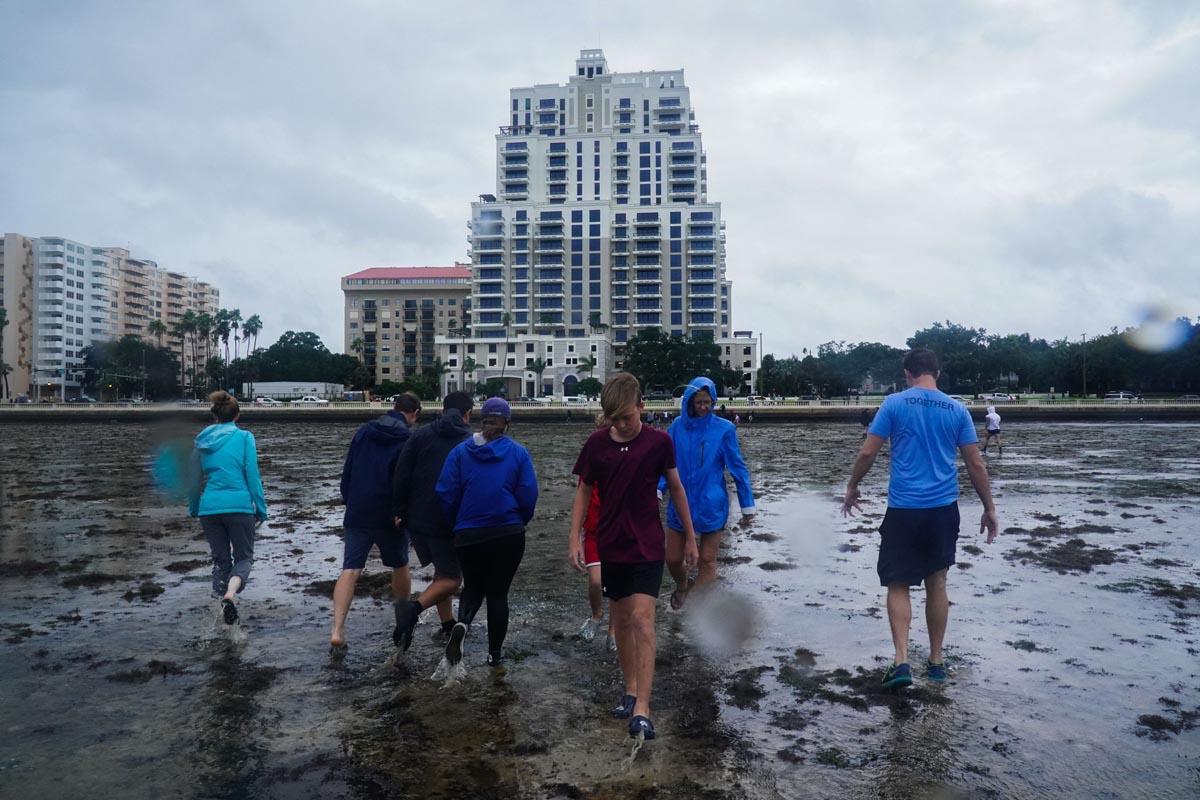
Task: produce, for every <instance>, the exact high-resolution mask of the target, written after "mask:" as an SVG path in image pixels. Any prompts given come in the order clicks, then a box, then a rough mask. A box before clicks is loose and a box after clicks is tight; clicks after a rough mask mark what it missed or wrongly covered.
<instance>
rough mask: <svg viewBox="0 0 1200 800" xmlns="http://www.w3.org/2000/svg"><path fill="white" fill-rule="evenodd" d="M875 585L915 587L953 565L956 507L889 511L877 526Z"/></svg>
mask: <svg viewBox="0 0 1200 800" xmlns="http://www.w3.org/2000/svg"><path fill="white" fill-rule="evenodd" d="M879 533H880V542H879V565H878V570H879V582H880V584H881V585H883V586H888V585H890V584H893V583H902V584H904V585H906V586H919V585H920V584H921V582H922V581H923V580H924V579H925V578H926V577H928V576H929V575H932V574H933V573H935V572H938V571H939V570H943V569H946V568H948V567H950V566H951V565H952V564H954V561H955V558H954V547H955V544H956V543H957V542H958V503H951V504H950V505H948V506H940V507H938V508H889V509H888V510H887V513H886V514H884V515H883V523H882V524H881V525H880V526H879Z"/></svg>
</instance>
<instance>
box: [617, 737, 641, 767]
mask: <svg viewBox="0 0 1200 800" xmlns="http://www.w3.org/2000/svg"><path fill="white" fill-rule="evenodd" d="M645 743H646V732H645V731H638V732H637V736H635V737H633V746H632V747H630V749H629V755H628V756H626V758H625V760H624V761H622V762H621V772H628V771H629V770H630V768H631V767H633V760H634V759H635V758H637V754H638V753H640V752H641V751H642V745H644V744H645Z"/></svg>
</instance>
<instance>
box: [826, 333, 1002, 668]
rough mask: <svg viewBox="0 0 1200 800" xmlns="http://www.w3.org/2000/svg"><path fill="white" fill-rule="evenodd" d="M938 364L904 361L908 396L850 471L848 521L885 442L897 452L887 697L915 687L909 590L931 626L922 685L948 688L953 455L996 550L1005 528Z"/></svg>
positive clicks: (889, 549)
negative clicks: (940, 384) (945, 646)
mask: <svg viewBox="0 0 1200 800" xmlns="http://www.w3.org/2000/svg"><path fill="white" fill-rule="evenodd" d="M939 372H940V370H939V368H938V361H937V356H935V355H934V354H933V353H932V352H931V351H929V350H924V349H920V350H912V351H910V352H909V353H908V354H907V355H906V356H905V357H904V377H905V379H906V380H907V382H908V386H909V388H908V389H906V390H905V391H903V392H898V393H896V394H892V395H889V396H888V397H886V398H885V399H884V401H883V404H882V405H881V406H880V408H879V412H878V413H877V414H876V415H875V419H874V421H873V422H872V423H871V429H870V431H869V433H868V434H867V440H866V441H865V442H864V443H863V446H862V449H861V450H860V451H859V453H858V458H857V459H856V460H855V462H854V468H853V470H852V472H851V474H850V481H849V483H847V485H846V495H845V498H844V499H843V501H842V514H843V515H847V516H849V515H852V514H853V513H854V509H855V508H859V507H860V506H859V501H860V499H861V492H860V491H859V484H860V483H861V482H862V480H863V478H864V477H866V475H867V472H868V471H870V469H871V465H872V464H873V463H874V462H875V457H876V455H878V453H879V449H880V447H882V446H883V442H884V440H885V439H888V440H890V442H891V475H890V479H889V481H888V501H887V512H886V513H885V514H884V518H883V523H882V524H881V525H880V526H879V533H880V544H879V562H878V566H877V569H878V572H879V581H880V583H881V584H882V585H883V586H886V587H887V610H888V622H889V623H890V625H891V629H892V643H893V644H894V645H895V648H896V654H895V661H894V662H893V664H892V665H891V666H890V667H889V668H888V669H887V672H886V673H885V674H884V677H883V685H884V687H885V688H894V687H899V686H909V685H911V684H912V668H911V667H910V666H909V663H908V632H909V625H910V623H911V621H912V602H911V599H910V597H909V587H910V586H918V585H920V584H921V582H922V581H924V583H925V621H926V624H927V625H928V627H929V660H928V662H927V664H926V668H925V674H926V677H927V678H928V679H929V680H930V681H932V682H934V683H942V682H943V681H945V680H946V667H945V664H944V662H943V660H942V641H943V639H944V638H945V635H946V623H947V621H948V618H949V615H950V600H949V598H948V597H947V595H946V573H947V571H948V570H949V568H950V566H951V565H952V564H953V563H954V562H955V544H956V542H957V541H958V530H959V515H958V470H957V467H956V463H955V450H957V451H958V452H959V454H961V455H962V459H963V461H964V462H965V464H966V467H967V474H968V475H969V476H970V478H971V484H972V485H973V486H974V487H975V492H976V493H977V494H978V495H979V499H980V500H981V501H983V516H982V518H981V519H980V521H979V531H980V533H983V532H984V531H985V530H986V531H987V541H988V543H989V544H990V543H991V542H992V541H994V540H995V538H996V533H997V531H998V530H999V527H1000V523H999V521H998V519H997V517H996V506H995V504H994V503H993V502H992V492H991V488H990V486H989V483H988V476H987V470H986V468H985V467H984V465H983V459H982V458H981V456H980V454H979V447H978V446H977V445H978V441H979V438H978V436H976V434H975V425H974V423H973V422H972V421H971V415H970V413H969V412H968V411H967V409H966V407H965V406H963V405H962V404H961V403H957V402H955V401H954V400H951V399H950V397H949V396H948V395H945V394H943V393H942V392H940V391H938V388H937V377H938V374H939Z"/></svg>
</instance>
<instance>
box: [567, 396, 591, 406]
mask: <svg viewBox="0 0 1200 800" xmlns="http://www.w3.org/2000/svg"><path fill="white" fill-rule="evenodd" d="M587 403H588V399H587V398H586V397H584V396H583V395H581V394H573V395H567V396H566V397H564V398H563V405H564V406H586V405H587Z"/></svg>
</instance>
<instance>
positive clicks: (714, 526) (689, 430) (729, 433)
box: [659, 377, 755, 534]
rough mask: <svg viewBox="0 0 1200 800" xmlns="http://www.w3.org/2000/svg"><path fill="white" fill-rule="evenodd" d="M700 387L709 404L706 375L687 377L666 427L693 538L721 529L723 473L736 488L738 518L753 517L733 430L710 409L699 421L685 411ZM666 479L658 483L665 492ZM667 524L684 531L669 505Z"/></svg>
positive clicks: (712, 387)
mask: <svg viewBox="0 0 1200 800" xmlns="http://www.w3.org/2000/svg"><path fill="white" fill-rule="evenodd" d="M701 389H706V390H708V393H709V395H711V396H712V398H713V401H714V402H715V401H716V399H717V387H716V384H714V383H713V382H712V381H711V380H709V379H708V378H705V377H698V378H694V379H692V381H691V382H690V383H689V384H688V385H687V389H685V390H684V392H683V397H681V398H680V399H679V410H680V412H679V416H678V417H677V418H676V419H675V421H674V422H672V423H671V427H670V428H668V429H667V433H668V434H669V435H670V437H671V440H672V441H673V442H674V444H675V463H676V466H677V467H678V469H679V480H680V481H681V482H682V483H683V489H684V491H685V492H686V493H687V499H688V510H689V511H690V512H691V516H692V527H693V528H694V529H695V531H696V533H697V534H701V533H709V532H712V531H719V530H722V529H723V528H724V527H725V525H726V523H727V522H728V521H729V490H728V489H727V488H726V485H725V471H726V470H728V471H729V473H730V474H731V475H732V476H733V481H734V483H735V484H736V485H737V494H738V504H739V505H740V506H741V509H742V513H743V514H753V513H754V510H755V509H754V492H753V490H752V489H751V488H750V470H749V469H748V468H747V467H746V462H745V460H744V459H743V458H742V451H741V448H740V447H739V446H738V439H737V428H735V427H734V425H733V423H732V422H730V421H729V420H727V419H722V418H721V417H718V416H717V415H716V413H715V412H714V411H710V412H709V413H708V414H705V415H704V416H703V417H695V416H692V415H690V414H689V413H688V410H689V406H690V404H691V400H692V396H693V395H694V394H696V392H698V391H700V390H701ZM666 488H667V485H666V481H665V480H661V481H660V482H659V490H660V491H663V492H665V491H666ZM667 525H668V526H669V527H671V528H672V529H674V530H677V531H681V530H683V522H682V521H681V520H680V519H679V515H678V513H677V512H676V510H675V503H674V501H672V502H671V503H669V504H668V505H667Z"/></svg>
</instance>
